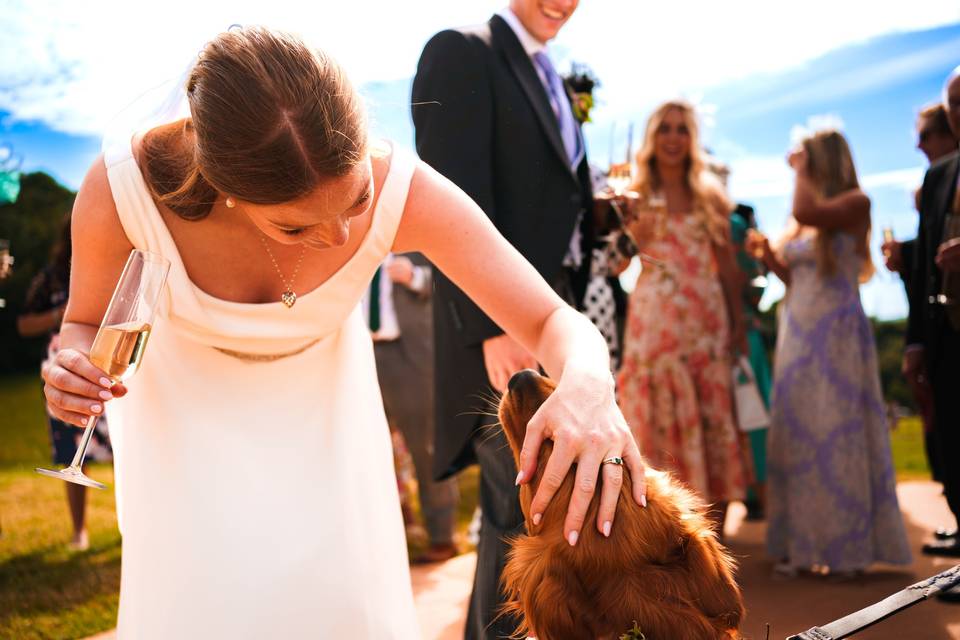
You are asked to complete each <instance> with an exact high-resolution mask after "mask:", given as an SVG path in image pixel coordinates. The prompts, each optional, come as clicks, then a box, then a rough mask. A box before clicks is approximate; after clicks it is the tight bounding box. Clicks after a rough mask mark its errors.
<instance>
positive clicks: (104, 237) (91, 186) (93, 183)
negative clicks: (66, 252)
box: [72, 154, 132, 253]
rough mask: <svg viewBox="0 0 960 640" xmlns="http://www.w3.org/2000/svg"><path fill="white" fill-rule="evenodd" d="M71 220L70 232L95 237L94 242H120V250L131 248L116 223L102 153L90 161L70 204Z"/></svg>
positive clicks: (120, 227) (116, 215)
mask: <svg viewBox="0 0 960 640" xmlns="http://www.w3.org/2000/svg"><path fill="white" fill-rule="evenodd" d="M72 223H73V233H74V235H78V236H80V237H82V238H91V239H92V238H97V239H98V240H97V243H98V244H100V243H109V244H110V245H116V244H120V245H121V246H123V247H124V253H127V252H129V251H130V249H131V248H132V247H131V245H130V241H129V240H128V239H127V237H126V234H125V233H124V231H123V226H122V225H121V224H120V217H119V214H118V213H117V205H116V202H115V201H114V199H113V191H112V189H111V187H110V180H109V178H108V176H107V166H106V163H105V161H104V157H103V154H100V155H98V156H97V158H96V159H95V160H94V161H93V164H92V165H91V166H90V169H89V170H88V171H87V175H86V176H85V177H84V179H83V184H81V185H80V191H78V192H77V199H76V201H75V202H74V205H73V220H72Z"/></svg>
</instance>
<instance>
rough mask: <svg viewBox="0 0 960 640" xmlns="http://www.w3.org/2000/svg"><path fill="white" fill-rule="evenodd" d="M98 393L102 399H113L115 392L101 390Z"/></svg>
mask: <svg viewBox="0 0 960 640" xmlns="http://www.w3.org/2000/svg"><path fill="white" fill-rule="evenodd" d="M97 395H98V396H100V399H101V400H112V399H113V394H112V393H110V392H109V391H101V392H100V393H98V394H97Z"/></svg>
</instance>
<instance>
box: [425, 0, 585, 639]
mask: <svg viewBox="0 0 960 640" xmlns="http://www.w3.org/2000/svg"><path fill="white" fill-rule="evenodd" d="M577 2H578V0H511V2H510V7H509V9H506V10H504V11H502V12H500V13H499V14H497V15H495V16H493V18H491V19H490V21H489V22H487V23H486V24H482V25H478V26H475V27H469V28H464V29H459V30H449V31H443V32H441V33H439V34H437V35H436V36H434V37H433V38H432V39H431V40H430V42H429V43H427V45H426V47H425V48H424V50H423V55H422V56H421V58H420V64H419V66H418V68H417V75H416V77H415V78H414V82H413V105H414V106H413V123H414V127H415V129H416V142H417V151H418V152H419V154H420V157H421V158H422V159H423V160H424V161H426V162H427V163H428V164H430V165H431V166H433V167H434V168H435V169H437V170H438V171H439V172H440V173H442V174H443V175H445V176H446V177H447V178H449V179H450V180H452V181H453V182H454V183H456V184H457V185H458V186H459V187H460V188H461V189H463V190H464V191H465V192H466V193H467V194H468V195H470V196H471V197H472V198H473V199H474V201H476V203H477V204H478V205H480V207H481V208H482V209H483V210H484V211H485V212H486V214H487V215H488V216H489V217H490V219H491V220H492V221H493V223H494V224H495V225H496V227H497V229H499V230H500V232H501V233H502V234H503V235H504V237H506V239H507V240H508V241H510V242H511V243H512V244H513V245H514V246H515V247H516V248H517V249H518V250H519V251H520V252H521V253H522V254H523V255H524V256H525V257H526V258H527V260H529V261H530V263H531V264H533V266H534V267H536V269H537V270H538V271H539V272H540V274H541V275H542V276H543V277H544V279H545V280H546V281H547V282H549V283H551V284H552V285H553V286H554V288H555V289H556V290H557V291H558V293H560V294H561V296H562V297H564V298H565V299H567V300H568V302H573V301H576V300H581V299H582V298H583V292H584V289H585V287H586V280H587V276H588V275H589V265H588V264H587V262H588V261H589V255H590V254H589V252H587V251H584V247H587V246H589V242H590V241H591V239H590V238H589V237H587V236H589V235H590V234H589V228H588V226H587V224H586V223H584V224H583V225H581V222H583V221H584V220H585V218H586V217H587V216H584V211H585V210H586V209H588V208H589V207H590V206H591V203H592V194H591V189H590V176H589V168H588V166H587V161H586V156H585V152H584V146H583V139H582V137H581V135H580V130H579V126H578V125H577V123H576V121H575V119H574V117H573V113H572V108H571V105H570V102H569V95H568V94H567V92H566V90H565V87H564V85H563V82H562V80H561V79H560V77H559V75H558V74H557V72H556V70H555V69H554V67H553V65H552V63H551V61H550V59H549V57H548V56H547V55H546V43H547V42H548V41H550V40H552V39H553V38H554V37H555V36H556V34H557V32H558V31H559V30H560V28H561V27H562V26H563V25H564V23H565V22H566V21H567V19H569V17H570V15H571V14H573V12H574V10H575V9H576V7H577ZM565 265H566V266H565ZM435 282H436V293H435V298H434V322H435V332H436V366H437V369H436V374H437V375H436V380H437V438H436V443H437V446H436V450H435V457H434V464H435V466H434V469H435V472H436V474H437V476H438V477H441V478H442V477H447V476H449V475H451V474H454V473H456V472H458V471H459V470H461V469H463V468H464V467H466V466H467V465H470V464H473V463H476V462H479V464H480V469H481V486H480V506H481V510H482V514H483V518H482V523H481V530H480V542H479V546H478V559H477V572H476V576H475V579H474V586H473V594H472V596H471V599H470V611H469V613H468V619H467V629H466V637H467V638H503V637H506V636H508V635H510V634H511V633H512V632H513V631H514V628H515V625H516V621H515V620H514V619H513V618H511V617H509V616H504V617H501V618H499V619H497V620H495V618H497V615H498V613H499V612H498V607H499V605H500V604H501V602H502V595H501V593H500V589H499V579H500V574H501V571H502V569H503V565H504V561H505V557H504V556H505V551H506V544H505V542H504V538H507V537H509V536H511V535H514V534H517V533H520V532H521V531H522V530H523V515H522V513H521V511H520V505H519V502H518V499H517V490H516V487H515V486H514V485H515V476H516V473H517V470H516V468H515V466H514V463H513V459H512V457H511V455H510V450H509V447H508V446H507V444H506V441H505V439H504V437H503V435H502V433H501V432H500V431H499V430H496V429H486V430H484V429H482V426H483V420H484V418H483V416H480V415H478V414H477V412H478V409H479V410H480V411H483V410H485V409H489V407H484V405H483V400H482V398H483V396H484V392H485V390H488V389H489V388H490V386H493V388H494V389H497V390H503V388H504V387H505V386H506V383H507V381H508V380H509V378H510V376H511V375H512V374H513V373H514V372H515V371H517V370H519V369H523V368H527V367H530V368H536V362H535V361H534V360H533V358H532V357H531V356H530V355H529V354H528V353H526V351H525V350H524V349H523V348H522V347H520V346H519V345H518V344H517V343H515V342H514V341H513V340H512V339H511V338H509V337H508V336H506V335H505V334H504V333H503V331H502V330H501V329H500V327H498V326H497V325H496V324H495V323H494V322H493V321H492V320H490V319H489V318H488V317H487V316H486V315H484V314H483V312H481V311H480V309H479V308H478V307H477V306H476V305H474V304H473V302H471V301H470V300H469V298H467V297H466V295H464V294H463V292H461V291H460V290H459V289H457V287H456V286H455V285H453V284H452V283H451V282H450V281H449V280H447V279H446V278H444V277H443V276H442V274H439V273H438V274H436V280H435ZM486 395H487V396H489V395H490V394H489V392H487V393H486ZM488 422H490V421H489V420H488Z"/></svg>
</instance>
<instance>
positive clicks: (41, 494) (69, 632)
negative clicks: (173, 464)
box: [0, 375, 930, 640]
mask: <svg viewBox="0 0 960 640" xmlns="http://www.w3.org/2000/svg"><path fill="white" fill-rule="evenodd" d="M891 437H892V445H893V457H894V463H895V465H896V469H897V479H898V480H917V479H929V477H930V474H929V470H928V468H927V463H926V458H925V454H924V449H923V433H922V425H921V422H920V420H919V419H917V418H906V419H904V420H901V421H900V423H899V424H898V425H897V427H896V428H895V429H894V430H893V432H892V435H891ZM49 456H50V444H49V436H48V434H47V424H46V418H45V416H44V412H43V405H42V400H41V396H40V387H39V382H38V380H37V378H36V376H33V375H18V376H7V377H0V525H2V530H3V534H2V537H0V638H18V639H24V640H34V639H48V638H50V639H52V638H56V639H58V640H59V639H61V638H63V639H70V638H84V637H86V636H89V635H93V634H96V633H99V632H101V631H106V630H108V629H111V628H113V626H114V625H115V624H116V616H117V601H118V590H119V587H120V534H119V532H118V531H117V523H116V515H115V510H114V497H113V491H112V490H111V489H108V490H106V491H97V490H95V489H91V490H88V492H87V495H88V501H89V502H88V507H87V526H88V529H89V532H90V544H91V546H90V550H89V551H86V552H83V553H72V552H70V551H68V550H67V546H66V545H67V542H68V540H69V538H70V535H71V526H70V521H69V515H68V512H67V504H66V496H65V491H64V487H63V484H62V483H61V482H59V481H57V480H53V479H50V478H44V477H42V476H38V475H36V474H35V473H34V472H33V467H35V466H37V465H45V464H49ZM90 475H92V476H93V477H95V478H97V479H98V480H100V481H101V482H105V483H107V484H108V485H112V482H113V471H112V469H111V467H110V466H109V465H91V467H90ZM459 484H460V507H459V510H458V513H457V531H458V534H457V538H458V541H459V542H460V544H461V546H463V547H466V544H465V542H464V538H465V536H464V532H465V530H466V528H467V525H468V524H469V522H470V518H471V516H472V515H473V509H474V506H475V505H476V497H477V492H478V484H479V474H478V472H477V470H476V468H475V467H474V468H471V469H469V470H467V471H466V472H465V473H463V474H461V475H460V478H459ZM415 508H417V507H416V505H415ZM422 548H423V546H422V541H421V542H413V541H412V542H411V545H410V549H411V553H412V554H413V555H415V554H416V553H418V552H419V551H420V550H422Z"/></svg>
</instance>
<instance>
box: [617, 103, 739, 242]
mask: <svg viewBox="0 0 960 640" xmlns="http://www.w3.org/2000/svg"><path fill="white" fill-rule="evenodd" d="M670 111H677V112H679V113H680V115H681V116H682V117H683V122H684V124H685V125H686V127H687V131H689V133H690V152H689V154H688V155H687V159H686V166H685V169H686V171H685V172H684V176H685V182H686V186H687V188H688V189H690V193H691V194H692V195H693V214H694V215H697V216H699V217H700V218H701V220H702V222H703V226H704V228H705V229H706V231H707V233H708V235H709V236H710V239H711V240H712V241H713V242H714V243H716V244H718V245H724V244H726V243H727V242H729V240H730V217H729V216H730V212H731V211H733V204H732V203H731V202H730V200H729V199H728V198H727V196H726V193H725V192H724V189H723V185H722V184H721V182H720V180H719V179H718V178H717V177H716V176H715V175H714V174H713V173H711V172H710V170H709V166H708V162H707V160H708V158H707V156H706V154H705V153H704V152H703V151H702V150H701V149H700V133H699V127H698V126H697V114H696V110H695V109H694V107H693V105H692V104H690V103H689V102H687V101H685V100H669V101H667V102H664V103H663V104H661V105H660V106H659V107H657V109H656V110H655V111H654V112H653V114H651V116H650V119H649V120H648V121H647V130H646V133H645V134H644V137H643V145H642V146H641V147H640V150H639V151H637V155H636V157H635V160H636V164H637V174H636V179H635V180H634V183H633V187H632V188H633V190H634V191H637V192H638V193H639V194H640V196H641V197H642V198H644V199H647V198H649V197H650V196H651V195H653V194H654V193H656V192H658V191H659V190H660V188H661V187H662V186H663V185H662V179H661V176H660V173H659V171H658V169H657V156H656V139H657V133H658V132H659V130H660V125H661V124H663V120H664V118H665V117H666V116H667V114H668V113H669V112H670Z"/></svg>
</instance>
